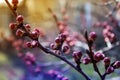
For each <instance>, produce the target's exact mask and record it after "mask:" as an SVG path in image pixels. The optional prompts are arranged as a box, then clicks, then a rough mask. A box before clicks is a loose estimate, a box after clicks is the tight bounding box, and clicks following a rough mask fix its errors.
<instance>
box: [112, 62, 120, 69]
mask: <svg viewBox="0 0 120 80" xmlns="http://www.w3.org/2000/svg"><path fill="white" fill-rule="evenodd" d="M113 67H114V68H115V69H118V68H120V61H116V62H115V63H114V64H113Z"/></svg>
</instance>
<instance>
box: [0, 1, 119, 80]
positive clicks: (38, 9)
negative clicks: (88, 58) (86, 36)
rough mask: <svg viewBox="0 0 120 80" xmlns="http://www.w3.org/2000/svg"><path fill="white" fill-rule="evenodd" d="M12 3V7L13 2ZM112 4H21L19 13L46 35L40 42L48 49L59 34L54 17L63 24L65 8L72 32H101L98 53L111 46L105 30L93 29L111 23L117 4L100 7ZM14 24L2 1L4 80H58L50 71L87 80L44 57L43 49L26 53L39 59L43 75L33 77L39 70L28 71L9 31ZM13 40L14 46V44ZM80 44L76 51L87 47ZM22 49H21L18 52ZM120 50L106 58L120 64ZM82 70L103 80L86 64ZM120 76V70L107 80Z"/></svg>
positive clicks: (0, 70) (0, 68) (0, 63)
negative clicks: (95, 25) (105, 35)
mask: <svg viewBox="0 0 120 80" xmlns="http://www.w3.org/2000/svg"><path fill="white" fill-rule="evenodd" d="M8 1H9V2H10V3H11V1H12V0H8ZM108 1H113V0H97V1H96V0H19V5H18V9H17V13H18V14H22V15H23V16H24V18H25V20H24V21H25V23H30V25H31V26H32V28H35V27H37V28H39V29H41V30H42V31H43V34H44V35H46V37H44V38H42V39H40V41H41V42H43V44H44V45H46V44H47V43H48V41H51V42H52V41H53V40H54V39H55V37H56V36H57V33H58V32H59V30H58V28H57V27H56V22H55V20H54V17H53V13H55V14H56V16H57V18H58V20H62V19H63V18H62V17H63V13H64V8H66V15H65V16H64V18H66V19H67V24H68V27H69V28H70V29H71V31H73V32H78V33H80V35H83V30H84V29H87V30H88V31H96V32H97V34H98V38H97V40H96V42H95V48H96V50H95V51H97V50H100V49H103V48H104V47H107V45H106V43H105V42H104V37H103V33H102V31H103V28H101V27H97V28H96V27H93V25H94V24H95V23H97V22H99V21H106V20H108V18H106V17H105V15H107V14H108V13H109V11H112V10H113V8H114V6H115V4H114V3H113V4H111V5H110V6H98V5H96V4H97V3H100V4H102V3H105V2H108ZM49 9H51V11H52V12H53V13H51V12H50V11H49ZM118 13H119V10H117V11H116V12H115V13H114V17H115V18H116V19H117V20H118V21H119V19H120V18H119V14H118ZM14 21H15V17H14V15H13V14H12V12H11V11H10V9H9V8H8V6H7V4H6V3H5V1H4V0H0V80H57V79H56V78H55V79H54V78H51V76H49V75H48V73H50V71H53V72H57V73H59V74H60V75H63V76H65V77H67V78H68V79H70V80H85V79H84V77H82V76H81V75H80V74H79V73H78V72H76V71H75V70H73V69H72V68H71V67H69V66H68V65H66V64H65V63H63V62H62V61H60V60H59V59H56V58H55V57H53V56H50V55H46V54H43V52H41V51H40V50H39V49H32V50H30V49H23V50H22V52H23V53H29V52H30V53H31V54H34V56H35V57H36V62H37V64H38V66H39V68H40V70H41V72H40V75H38V76H36V75H33V73H32V72H33V71H32V70H33V69H36V66H32V67H28V66H27V65H26V64H25V63H24V61H23V59H21V58H20V57H18V55H19V48H21V45H20V44H21V43H22V41H21V40H16V39H14V37H13V36H12V33H11V31H10V29H9V28H8V25H9V23H10V22H14ZM98 25H99V23H98ZM12 40H13V42H11V41H12ZM80 42H81V41H79V42H78V43H79V44H78V43H76V44H75V46H74V48H76V47H77V48H80V49H81V48H82V47H83V46H82V47H81V44H80ZM82 42H84V41H82ZM18 45H19V46H20V47H17V48H16V46H18ZM85 45H86V44H85ZM119 47H120V46H117V47H116V48H115V49H112V50H110V51H106V55H107V56H110V57H111V59H112V60H116V59H118V60H120V55H119V51H120V48H119ZM28 51H29V52H28ZM83 51H84V50H83ZM68 56H69V57H68V58H69V59H70V60H71V61H73V60H72V58H71V57H70V56H71V54H69V55H68ZM101 63H102V62H101ZM53 65H54V66H53ZM99 65H100V66H99ZM98 66H99V68H100V71H101V72H103V71H104V69H103V68H104V66H101V64H98ZM82 67H83V70H84V71H85V72H86V73H87V74H88V75H89V76H90V77H91V78H92V80H99V77H98V75H97V74H96V73H95V72H94V71H93V68H92V66H91V64H89V65H87V66H86V65H83V64H82ZM38 71H39V70H38ZM119 76H120V70H116V71H115V73H113V74H111V75H109V76H107V79H106V80H120V78H119Z"/></svg>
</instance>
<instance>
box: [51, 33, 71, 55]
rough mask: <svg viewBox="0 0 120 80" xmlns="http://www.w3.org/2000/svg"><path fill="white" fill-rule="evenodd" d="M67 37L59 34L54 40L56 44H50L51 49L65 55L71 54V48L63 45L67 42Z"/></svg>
mask: <svg viewBox="0 0 120 80" xmlns="http://www.w3.org/2000/svg"><path fill="white" fill-rule="evenodd" d="M66 37H67V36H66V35H65V34H63V33H61V34H59V35H58V36H57V37H56V38H55V40H54V43H52V44H50V48H51V49H52V50H55V52H58V51H59V52H61V51H62V52H64V53H69V51H70V48H69V46H68V45H67V44H66V45H63V43H64V41H65V40H66Z"/></svg>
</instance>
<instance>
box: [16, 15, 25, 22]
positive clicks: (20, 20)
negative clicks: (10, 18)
mask: <svg viewBox="0 0 120 80" xmlns="http://www.w3.org/2000/svg"><path fill="white" fill-rule="evenodd" d="M23 20H24V18H23V16H22V15H18V16H17V17H16V21H17V22H19V23H22V22H23Z"/></svg>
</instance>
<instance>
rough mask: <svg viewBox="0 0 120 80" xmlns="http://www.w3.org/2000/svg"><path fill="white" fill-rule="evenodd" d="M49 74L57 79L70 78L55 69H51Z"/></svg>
mask: <svg viewBox="0 0 120 80" xmlns="http://www.w3.org/2000/svg"><path fill="white" fill-rule="evenodd" d="M47 74H48V75H49V76H51V77H52V79H56V80H69V79H68V78H67V77H64V76H63V75H61V74H60V73H59V72H58V71H55V70H49V71H48V72H47Z"/></svg>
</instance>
